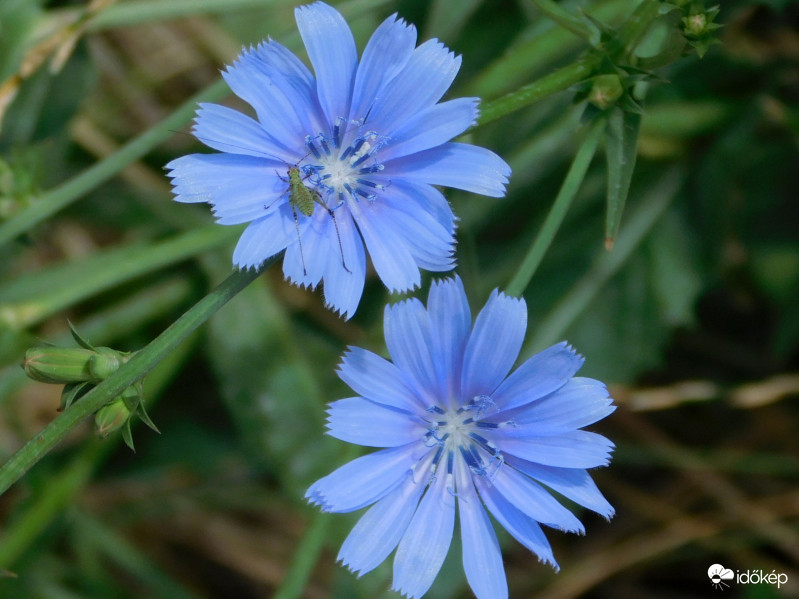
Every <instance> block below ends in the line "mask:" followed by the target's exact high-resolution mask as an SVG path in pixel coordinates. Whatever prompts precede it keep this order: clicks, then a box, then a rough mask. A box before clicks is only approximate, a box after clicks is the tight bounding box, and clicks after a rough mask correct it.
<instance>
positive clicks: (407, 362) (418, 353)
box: [383, 298, 439, 406]
mask: <svg viewBox="0 0 799 599" xmlns="http://www.w3.org/2000/svg"><path fill="white" fill-rule="evenodd" d="M383 329H384V333H385V337H386V346H387V347H388V351H389V353H390V354H391V357H392V359H393V360H394V364H396V365H397V367H398V368H399V369H400V371H401V372H402V373H403V375H404V376H405V377H406V380H407V381H408V382H409V383H410V384H411V387H412V389H413V390H414V392H415V394H416V395H417V396H418V397H419V398H420V399H422V402H423V403H424V405H426V406H431V405H435V404H437V402H438V401H439V398H438V397H437V394H436V391H437V389H438V387H439V386H438V381H437V379H436V368H435V364H433V358H432V356H431V355H430V347H431V339H430V321H429V319H428V316H427V312H426V311H425V309H424V306H422V303H421V302H420V301H419V300H417V299H415V298H412V299H408V300H405V301H403V302H400V303H398V304H394V305H393V306H386V309H385V313H384V318H383Z"/></svg>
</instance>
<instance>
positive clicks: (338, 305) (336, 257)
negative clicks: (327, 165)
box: [324, 210, 366, 319]
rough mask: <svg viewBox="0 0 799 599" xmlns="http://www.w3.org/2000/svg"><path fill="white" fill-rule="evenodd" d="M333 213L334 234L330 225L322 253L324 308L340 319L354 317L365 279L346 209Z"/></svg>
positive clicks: (359, 243)
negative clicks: (327, 308) (323, 261)
mask: <svg viewBox="0 0 799 599" xmlns="http://www.w3.org/2000/svg"><path fill="white" fill-rule="evenodd" d="M335 213H336V215H337V216H336V226H338V235H336V232H335V226H333V234H332V235H331V234H330V233H328V235H327V242H328V249H327V252H326V253H325V256H327V267H326V268H325V275H324V281H325V289H324V291H325V305H327V306H328V307H329V308H332V309H333V310H334V311H336V312H338V313H339V314H340V315H341V316H342V317H343V318H345V319H349V318H351V317H352V315H353V314H355V310H356V309H357V308H358V303H359V302H360V301H361V295H362V294H363V285H364V281H365V280H366V253H365V252H364V249H363V242H362V241H361V238H360V236H359V235H358V232H357V231H356V230H355V224H354V223H353V221H352V217H351V216H350V214H349V213H348V212H347V211H346V210H338V211H336V212H335ZM328 216H329V215H328ZM339 239H340V240H341V245H340V246H339ZM342 255H343V258H344V259H343V261H342ZM345 265H346V267H347V268H346V269H345V268H344V266H345Z"/></svg>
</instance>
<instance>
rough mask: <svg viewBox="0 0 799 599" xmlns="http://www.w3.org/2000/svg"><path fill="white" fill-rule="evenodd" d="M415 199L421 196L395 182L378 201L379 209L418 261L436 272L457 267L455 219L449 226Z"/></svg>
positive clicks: (416, 261)
mask: <svg viewBox="0 0 799 599" xmlns="http://www.w3.org/2000/svg"><path fill="white" fill-rule="evenodd" d="M415 200H418V196H416V197H414V196H411V195H409V194H408V193H407V192H406V189H405V188H404V187H403V186H401V185H392V186H391V187H389V188H387V189H386V190H385V191H384V192H383V193H382V194H381V196H380V199H379V200H378V201H376V202H375V203H374V206H375V211H376V212H379V213H380V214H381V215H382V218H383V221H384V222H387V223H391V226H392V227H393V228H394V229H395V230H396V232H397V236H398V237H399V238H400V239H401V240H402V241H403V243H404V244H405V247H406V248H407V249H408V252H409V253H410V254H411V257H412V258H413V260H414V262H415V264H417V265H418V266H419V267H421V268H424V269H425V270H429V271H433V272H442V271H448V270H451V269H452V268H453V267H454V266H455V256H454V252H455V236H454V226H452V225H453V220H454V219H449V220H450V222H449V225H450V226H449V228H447V227H446V226H444V225H442V224H441V222H440V221H439V220H438V219H437V218H436V216H434V215H433V214H432V213H431V212H430V207H427V206H425V207H424V208H423V207H421V205H420V203H419V202H418V201H415Z"/></svg>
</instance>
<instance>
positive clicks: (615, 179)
mask: <svg viewBox="0 0 799 599" xmlns="http://www.w3.org/2000/svg"><path fill="white" fill-rule="evenodd" d="M640 128H641V115H640V114H636V113H634V112H626V111H622V110H619V109H616V110H613V111H612V112H611V113H610V117H609V118H608V128H607V135H606V137H605V155H606V156H607V162H608V194H607V197H608V208H607V218H606V220H605V247H606V248H607V249H611V248H612V247H613V242H614V241H615V239H616V235H617V233H618V232H619V227H620V225H621V216H622V213H623V212H624V204H625V203H626V202H627V194H628V193H629V191H630V182H631V181H632V178H633V170H634V169H635V157H636V150H637V146H638V132H639V130H640Z"/></svg>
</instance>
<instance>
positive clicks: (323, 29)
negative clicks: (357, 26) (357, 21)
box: [294, 2, 358, 124]
mask: <svg viewBox="0 0 799 599" xmlns="http://www.w3.org/2000/svg"><path fill="white" fill-rule="evenodd" d="M294 16H295V18H296V19H297V27H298V29H299V30H300V35H301V36H302V41H303V43H304V44H305V49H306V50H307V51H308V58H310V59H311V64H312V65H313V68H314V72H315V73H316V82H317V93H318V95H319V103H320V104H321V106H322V110H323V111H324V114H325V115H326V116H327V121H328V123H331V124H334V123H335V122H336V119H338V118H339V117H341V118H345V119H346V118H347V115H348V114H349V113H350V100H351V95H352V84H353V80H354V78H355V68H356V66H357V65H358V53H357V51H356V49H355V40H354V39H353V37H352V32H351V31H350V28H349V26H348V25H347V22H346V21H345V20H344V17H342V16H341V15H340V14H339V13H338V11H336V9H334V8H332V7H331V6H328V5H327V4H325V3H324V2H315V3H314V4H311V5H309V6H298V7H297V8H295V9H294Z"/></svg>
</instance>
